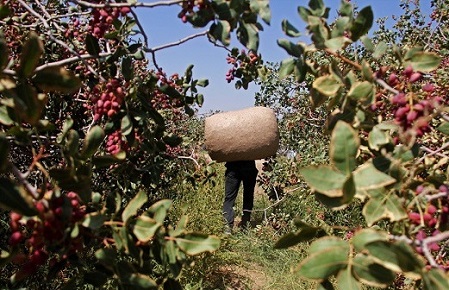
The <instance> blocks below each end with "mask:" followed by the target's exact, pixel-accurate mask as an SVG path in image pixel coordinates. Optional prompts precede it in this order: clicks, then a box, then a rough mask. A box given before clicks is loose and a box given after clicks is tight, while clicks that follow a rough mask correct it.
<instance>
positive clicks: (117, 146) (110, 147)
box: [106, 130, 128, 154]
mask: <svg viewBox="0 0 449 290" xmlns="http://www.w3.org/2000/svg"><path fill="white" fill-rule="evenodd" d="M127 150H128V142H126V140H124V139H123V137H122V133H121V131H120V130H117V131H115V132H113V133H112V134H110V135H109V136H108V140H107V141H106V151H107V152H109V153H110V154H117V153H119V152H120V151H127Z"/></svg>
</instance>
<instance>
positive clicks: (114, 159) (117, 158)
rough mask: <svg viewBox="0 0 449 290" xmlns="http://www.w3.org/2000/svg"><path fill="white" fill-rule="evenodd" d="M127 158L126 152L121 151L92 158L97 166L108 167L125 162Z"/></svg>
mask: <svg viewBox="0 0 449 290" xmlns="http://www.w3.org/2000/svg"><path fill="white" fill-rule="evenodd" d="M125 159H126V152H124V151H120V152H119V153H117V154H114V155H102V156H94V157H93V158H92V164H93V165H95V166H96V167H97V168H103V167H108V166H110V165H112V164H116V163H118V162H123V161H124V160H125Z"/></svg>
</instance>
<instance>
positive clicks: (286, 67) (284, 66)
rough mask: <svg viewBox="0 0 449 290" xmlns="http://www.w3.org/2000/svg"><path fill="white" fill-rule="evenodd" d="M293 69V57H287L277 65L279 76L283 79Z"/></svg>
mask: <svg viewBox="0 0 449 290" xmlns="http://www.w3.org/2000/svg"><path fill="white" fill-rule="evenodd" d="M294 69H295V59H294V58H287V59H284V60H283V61H282V62H281V66H280V67H279V78H281V79H283V78H285V77H286V76H288V75H290V74H291V73H292V72H293V70H294Z"/></svg>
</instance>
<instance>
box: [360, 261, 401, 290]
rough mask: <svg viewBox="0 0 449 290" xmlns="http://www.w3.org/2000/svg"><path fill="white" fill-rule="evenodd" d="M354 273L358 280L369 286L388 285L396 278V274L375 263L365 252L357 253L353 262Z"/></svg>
mask: <svg viewBox="0 0 449 290" xmlns="http://www.w3.org/2000/svg"><path fill="white" fill-rule="evenodd" d="M352 269H353V274H354V276H355V277H356V278H357V280H359V281H361V282H362V283H364V284H367V285H368V286H373V287H386V286H387V285H389V284H391V283H392V282H393V281H394V279H395V278H396V274H395V273H394V272H393V271H391V270H389V269H387V268H385V267H384V266H382V265H379V264H377V263H375V262H374V261H373V260H372V259H371V258H370V257H369V256H367V255H365V254H357V255H356V256H355V258H354V260H353V263H352Z"/></svg>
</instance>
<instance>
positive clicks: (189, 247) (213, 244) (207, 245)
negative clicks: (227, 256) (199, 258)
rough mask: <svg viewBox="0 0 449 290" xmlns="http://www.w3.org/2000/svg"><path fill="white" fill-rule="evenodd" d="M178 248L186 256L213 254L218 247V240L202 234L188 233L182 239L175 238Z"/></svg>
mask: <svg viewBox="0 0 449 290" xmlns="http://www.w3.org/2000/svg"><path fill="white" fill-rule="evenodd" d="M175 241H176V244H177V245H178V247H179V248H180V249H181V250H182V251H183V252H185V253H186V254H187V255H191V256H193V255H198V254H201V253H204V252H213V251H215V250H217V249H218V247H219V246H220V239H219V238H218V237H216V236H209V235H206V234H203V233H189V234H186V235H185V236H184V237H178V238H175Z"/></svg>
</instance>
